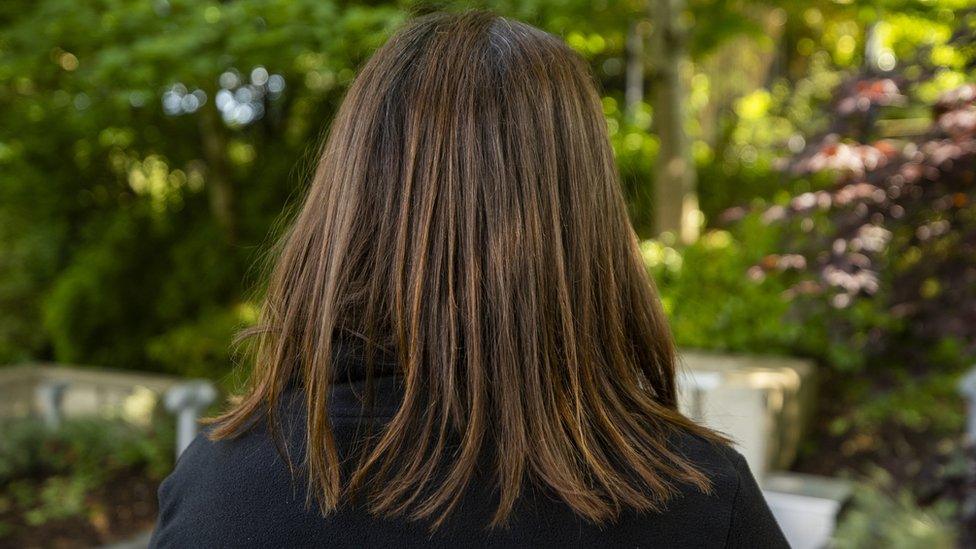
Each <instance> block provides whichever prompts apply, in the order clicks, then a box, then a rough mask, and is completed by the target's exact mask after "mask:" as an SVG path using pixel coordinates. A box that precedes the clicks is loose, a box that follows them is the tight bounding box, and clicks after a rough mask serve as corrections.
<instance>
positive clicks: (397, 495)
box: [212, 12, 724, 528]
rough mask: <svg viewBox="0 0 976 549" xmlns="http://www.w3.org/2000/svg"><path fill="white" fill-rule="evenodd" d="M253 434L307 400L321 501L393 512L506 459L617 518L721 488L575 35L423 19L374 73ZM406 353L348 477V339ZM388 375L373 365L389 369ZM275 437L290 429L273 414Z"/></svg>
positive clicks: (303, 218) (368, 74) (274, 313)
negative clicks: (704, 451)
mask: <svg viewBox="0 0 976 549" xmlns="http://www.w3.org/2000/svg"><path fill="white" fill-rule="evenodd" d="M255 334H256V335H255V339H256V343H257V344H256V345H253V349H254V357H253V361H254V363H253V371H252V373H251V378H250V384H249V389H248V391H247V392H246V394H245V395H244V396H243V398H241V399H240V400H239V401H238V402H237V403H236V404H234V405H233V406H232V407H231V408H230V409H229V411H227V412H226V413H225V414H223V415H222V416H220V417H218V418H216V419H215V420H213V421H214V422H215V423H216V428H215V430H213V431H212V436H213V437H215V438H227V437H234V436H237V435H239V434H241V433H242V432H244V431H245V430H247V429H248V428H249V426H250V425H252V424H253V423H254V420H255V418H269V417H270V418H274V416H275V408H276V406H277V405H278V404H279V400H280V399H281V397H282V394H283V393H284V390H285V388H286V387H287V386H288V384H289V383H293V382H296V380H297V383H298V384H299V385H300V386H301V388H302V389H303V391H304V399H305V409H306V412H307V416H308V417H307V429H306V432H305V433H304V436H305V444H306V448H307V456H306V458H305V460H306V461H305V463H304V467H305V469H306V473H307V479H308V485H309V493H310V494H314V497H315V498H316V499H317V501H318V503H319V505H320V507H321V509H322V511H323V513H328V512H330V511H333V510H335V509H336V507H337V506H338V505H339V504H340V502H342V501H344V499H343V498H346V497H352V494H353V493H358V492H359V491H362V492H364V493H366V494H367V495H368V501H369V505H370V509H371V510H372V511H373V512H374V513H377V514H380V515H384V516H396V515H406V516H408V517H409V518H411V519H429V520H431V523H432V527H434V528H436V527H437V526H439V525H440V524H441V523H442V521H443V520H444V519H445V518H446V517H447V516H448V515H449V514H450V512H451V511H452V510H453V509H454V507H455V506H456V504H457V502H458V501H459V499H460V498H461V496H462V495H463V493H464V492H465V489H466V487H467V486H468V485H469V483H470V480H471V478H472V477H473V475H474V474H475V472H476V470H478V468H479V463H481V461H480V460H481V459H482V457H484V456H486V455H488V456H490V459H489V460H488V462H489V463H490V466H489V470H490V473H491V474H492V476H493V479H494V483H495V485H494V486H495V487H496V489H497V493H498V498H499V504H498V507H497V510H496V512H495V514H494V516H493V518H492V520H491V526H497V525H502V524H504V523H505V522H506V519H507V518H508V516H509V515H510V514H511V511H512V508H513V505H514V504H515V502H516V500H517V498H518V497H519V495H520V492H521V491H522V490H523V489H524V487H525V484H524V483H525V481H526V480H531V481H533V482H534V483H535V484H536V485H538V486H542V487H545V488H546V489H548V490H549V491H550V492H551V493H554V494H556V495H558V497H560V498H561V499H562V500H563V501H564V502H565V503H566V504H567V505H569V506H570V507H571V508H572V509H573V510H574V511H575V512H576V513H578V514H579V515H581V516H582V517H585V518H586V519H589V520H591V521H594V522H604V521H607V520H610V519H613V518H615V517H616V516H617V515H618V514H619V513H620V512H621V511H622V510H624V509H628V508H629V509H636V510H652V511H653V510H660V509H662V506H663V504H665V503H666V502H667V501H668V499H669V498H670V497H671V496H672V495H673V494H674V493H675V492H676V490H677V489H678V485H679V484H685V485H689V484H690V485H692V486H695V487H698V488H699V489H701V490H703V491H708V490H709V489H710V482H709V479H708V477H707V476H706V474H704V473H703V472H702V471H701V470H699V468H697V467H696V466H695V464H693V463H691V462H690V461H689V460H688V459H686V458H685V457H684V456H682V455H681V453H680V452H678V451H676V450H675V449H674V446H673V436H674V435H675V434H678V433H689V432H690V433H692V434H697V435H699V436H702V437H705V438H706V439H710V440H715V441H719V442H721V441H723V440H724V439H722V437H720V436H719V435H717V434H715V433H712V432H711V431H709V430H707V429H704V428H702V427H700V426H698V425H696V424H694V423H693V422H691V421H690V420H688V419H687V418H685V417H684V416H683V415H681V414H680V413H679V412H678V411H677V405H676V396H675V350H674V347H673V344H672V340H671V336H670V333H669V330H668V326H667V323H666V320H665V317H664V315H663V314H662V311H661V308H660V305H659V303H658V299H657V296H656V292H655V290H654V287H653V285H652V282H651V281H650V280H649V277H648V274H647V272H646V270H645V268H644V266H643V263H642V261H641V256H640V254H639V251H638V245H637V239H636V235H635V233H634V231H633V228H632V226H631V224H630V222H629V219H628V216H627V210H626V207H625V204H624V201H623V199H622V196H621V190H620V184H619V176H618V174H617V172H616V166H615V162H614V157H613V153H612V150H611V147H610V144H609V140H608V136H607V129H606V121H605V119H604V117H603V113H602V108H601V101H600V97H599V95H598V93H597V91H596V87H595V85H594V82H593V79H592V76H591V74H590V72H589V69H588V67H587V65H586V63H585V62H584V61H583V60H582V59H581V58H580V57H579V56H578V55H576V54H575V53H574V52H573V51H572V50H571V49H570V48H568V47H567V46H566V45H565V44H564V43H563V42H562V41H561V40H559V39H558V38H556V37H554V36H552V35H550V34H547V33H545V32H542V31H540V30H538V29H536V28H534V27H531V26H529V25H526V24H523V23H519V22H517V21H511V20H508V19H504V18H501V17H498V16H495V15H492V14H490V13H485V12H467V13H462V14H435V15H429V16H425V17H421V18H418V19H415V20H413V21H412V22H410V23H409V24H408V25H406V26H405V28H403V29H402V30H400V31H399V32H398V33H396V34H395V35H394V36H393V37H392V38H391V39H390V40H389V41H388V42H387V43H386V44H385V45H384V46H383V47H382V48H380V49H379V51H377V52H376V53H375V55H373V57H372V58H371V59H370V60H369V61H368V62H367V63H366V64H365V66H364V67H363V68H362V70H361V72H360V73H359V75H358V77H357V78H356V79H355V81H354V82H353V83H352V85H351V87H350V88H349V90H348V93H347V96H346V97H345V100H344V101H343V103H342V105H341V107H340V109H339V111H338V113H337V115H336V118H335V120H334V122H333V124H332V128H331V132H330V134H329V137H328V139H327V141H326V143H325V145H324V149H323V151H322V153H321V158H320V160H319V163H318V169H317V171H316V173H315V175H314V180H313V182H312V184H311V188H310V190H309V193H308V195H307V198H306V199H305V202H304V205H303V207H302V209H301V210H300V213H299V214H298V215H297V218H296V220H295V221H294V224H293V225H292V226H291V228H290V230H289V231H288V232H287V234H286V235H285V236H284V238H283V241H282V243H281V248H280V255H279V256H278V258H277V262H276V265H275V268H274V271H273V274H272V276H271V278H270V284H269V286H268V288H267V293H266V296H265V299H264V304H263V310H262V315H261V322H260V325H259V326H258V329H257V330H256V332H255ZM342 334H357V335H358V336H359V337H361V338H362V339H363V341H365V342H366V343H367V345H368V346H369V348H370V352H369V353H367V354H368V355H371V354H373V351H374V350H375V351H377V352H380V353H384V354H390V355H392V356H395V357H396V361H395V362H396V364H397V365H398V368H399V373H400V375H402V385H403V399H402V401H401V402H400V403H399V407H398V409H397V411H396V413H395V415H394V416H393V417H392V419H390V421H389V422H388V423H386V424H384V425H383V426H382V427H380V428H379V430H378V431H377V432H376V433H374V435H375V436H374V437H372V438H371V443H370V444H368V445H362V446H361V448H360V455H359V459H358V460H357V466H356V468H355V469H354V470H353V471H352V473H351V474H344V473H343V471H342V469H341V467H340V458H339V454H338V449H337V444H336V439H335V436H334V434H333V429H332V425H331V423H330V419H329V413H328V402H329V396H330V387H331V386H332V385H333V380H334V379H335V368H336V363H335V360H334V355H333V351H334V347H335V341H336V338H337V337H338V336H340V335H342ZM368 362H370V363H372V361H368ZM272 425H274V422H273V421H272Z"/></svg>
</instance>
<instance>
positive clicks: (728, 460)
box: [150, 355, 789, 548]
mask: <svg viewBox="0 0 976 549" xmlns="http://www.w3.org/2000/svg"><path fill="white" fill-rule="evenodd" d="M343 360H345V361H346V362H347V363H346V364H345V365H344V366H346V367H347V368H348V370H349V371H353V372H354V371H356V368H357V364H356V363H355V358H354V357H352V356H348V355H347V356H346V357H345V358H344V359H343ZM347 377H349V379H348V381H347V382H343V383H337V384H336V385H335V386H334V389H333V393H332V399H331V404H330V417H331V418H332V421H333V429H334V431H335V433H336V438H337V441H338V444H339V447H340V450H341V449H342V448H344V447H348V446H349V445H350V444H351V441H352V439H353V438H354V437H355V436H356V427H357V424H359V423H360V422H361V421H362V416H363V408H362V403H361V401H360V400H359V397H358V396H357V395H361V394H362V389H363V381H362V379H356V376H355V375H353V376H347ZM377 387H378V391H377V405H376V407H374V409H373V411H372V412H371V414H370V415H371V417H376V418H379V419H380V420H382V419H383V418H388V417H391V416H392V414H393V412H394V411H395V409H396V405H397V402H398V400H397V399H398V395H399V394H400V393H399V386H398V383H397V381H396V378H395V377H391V376H386V377H380V378H378V379H377ZM284 400H285V402H286V404H285V405H284V408H285V414H283V417H284V422H285V424H286V427H285V429H284V431H285V435H286V439H287V440H286V442H287V446H288V447H289V453H290V454H291V455H292V459H294V458H295V456H297V455H301V452H303V451H304V450H303V448H302V447H303V443H302V442H301V440H302V439H303V429H304V411H303V402H302V395H301V393H300V391H297V390H296V391H293V392H291V393H288V394H287V397H286V398H285V399H284ZM289 433H291V434H289ZM675 445H676V446H675V447H676V449H678V450H679V451H681V452H682V453H683V454H684V455H686V456H687V457H689V458H690V459H691V460H692V461H693V462H694V463H696V464H698V465H699V467H701V468H702V469H703V470H705V471H707V472H708V473H709V475H710V477H711V479H712V482H713V488H714V489H713V491H712V493H711V494H709V495H706V494H702V493H701V492H699V491H698V490H697V489H695V488H693V487H690V486H689V487H685V488H683V489H682V490H681V492H680V493H679V494H678V495H677V496H676V497H674V498H673V499H671V500H670V501H669V503H668V506H667V509H666V510H665V511H664V512H660V513H643V514H641V513H637V512H633V511H628V512H624V513H623V514H622V516H621V517H620V518H619V519H618V520H617V521H616V522H615V523H613V524H605V525H602V526H600V525H595V524H592V523H589V522H587V521H586V520H584V519H582V518H580V517H579V516H577V515H576V514H575V513H574V512H573V511H572V510H571V509H570V508H569V507H568V506H567V505H565V504H564V503H562V502H561V501H560V500H559V499H558V498H555V497H553V496H552V495H551V494H546V493H542V492H540V490H539V489H537V488H531V487H529V488H527V489H526V491H525V492H524V494H523V495H522V496H521V497H520V499H519V501H518V502H517V504H516V507H515V510H514V512H513V514H512V516H511V517H510V519H509V525H508V527H507V528H505V529H495V530H489V529H487V528H486V524H487V523H488V521H489V519H490V518H491V516H492V513H493V511H494V509H495V507H496V502H497V499H493V498H492V486H491V483H490V482H489V480H488V479H486V478H483V477H480V476H476V477H475V479H474V480H473V482H472V485H471V486H470V489H469V492H468V493H467V494H465V496H464V497H463V498H462V500H461V502H460V505H459V507H457V508H456V510H455V512H454V513H453V514H452V515H451V516H450V518H449V519H448V520H447V522H446V523H445V524H444V525H443V526H442V527H441V528H440V529H439V530H437V531H436V533H434V534H431V533H430V532H429V530H428V528H427V526H426V524H424V523H416V522H411V521H408V520H403V519H386V518H377V517H374V516H372V515H371V514H370V513H369V512H368V511H367V510H366V509H364V508H363V507H362V506H359V505H356V504H348V505H346V506H345V507H342V508H340V509H339V510H338V511H337V512H335V513H333V514H330V515H328V516H326V517H323V516H322V515H321V514H320V513H319V511H318V508H317V507H316V506H315V504H314V502H313V504H312V506H311V507H307V506H306V497H305V496H306V492H305V482H304V478H303V477H300V476H299V477H298V478H293V477H292V475H291V474H290V473H289V469H288V467H287V462H286V461H285V460H284V459H283V458H282V456H281V455H279V452H278V450H277V449H276V445H275V443H274V441H273V439H272V437H271V436H270V435H269V434H268V430H267V429H266V428H263V427H261V426H257V427H255V428H253V429H252V430H251V431H249V432H248V433H246V434H245V435H243V436H241V437H239V438H237V439H234V440H222V441H216V442H214V441H211V440H209V439H208V438H207V437H206V436H205V434H201V435H200V436H198V437H197V438H196V440H195V441H194V442H193V443H192V444H191V445H190V447H189V448H187V450H186V451H185V452H184V453H183V455H182V456H180V458H179V460H178V461H177V463H176V468H175V470H174V471H173V473H172V474H171V475H170V476H169V477H168V478H167V479H166V480H165V481H164V482H163V484H162V485H161V486H160V488H159V508H160V514H159V520H158V522H157V525H156V530H155V532H154V533H153V536H152V541H151V543H150V547H234V548H243V547H452V548H453V547H489V546H490V547H558V548H567V547H743V548H746V547H748V548H781V547H789V545H788V544H787V542H786V540H785V538H784V537H783V534H782V532H781V531H780V529H779V526H778V525H777V524H776V521H775V520H774V519H773V516H772V514H771V513H770V511H769V507H768V506H767V505H766V502H765V500H764V499H763V496H762V492H761V491H760V489H759V486H758V485H757V484H756V481H755V479H754V478H753V475H752V474H751V473H750V471H749V468H748V466H747V465H746V462H745V460H744V459H743V458H742V456H741V455H740V454H739V453H738V452H736V451H735V450H733V449H731V448H727V447H721V446H717V445H714V444H712V443H709V442H707V441H705V440H702V439H700V438H698V437H695V436H692V435H685V436H682V437H680V438H679V439H677V440H675Z"/></svg>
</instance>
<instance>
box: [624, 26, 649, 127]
mask: <svg viewBox="0 0 976 549" xmlns="http://www.w3.org/2000/svg"><path fill="white" fill-rule="evenodd" d="M644 25H646V23H644V22H636V23H634V24H632V25H631V26H630V29H629V30H628V31H627V82H626V84H625V85H626V89H625V90H624V101H625V102H626V104H627V116H628V117H629V118H630V119H631V120H633V119H634V115H635V114H636V113H637V107H638V105H640V102H641V101H643V100H644V64H645V63H646V62H647V60H646V59H645V58H644V38H645V36H644V32H643V26H644Z"/></svg>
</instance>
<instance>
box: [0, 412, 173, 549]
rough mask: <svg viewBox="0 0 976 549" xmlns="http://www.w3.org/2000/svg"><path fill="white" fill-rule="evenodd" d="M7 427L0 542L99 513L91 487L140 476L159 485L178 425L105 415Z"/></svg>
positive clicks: (1, 449) (1, 441)
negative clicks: (140, 423)
mask: <svg viewBox="0 0 976 549" xmlns="http://www.w3.org/2000/svg"><path fill="white" fill-rule="evenodd" d="M0 428H2V430H3V433H4V436H3V437H0V542H2V541H3V540H4V538H5V537H6V536H8V535H9V536H15V535H19V532H18V529H20V528H23V527H25V526H26V527H37V526H42V525H44V524H45V523H48V522H50V521H55V520H61V519H69V518H73V517H83V516H86V515H87V514H88V513H91V512H93V510H92V505H91V504H92V502H91V501H90V500H89V499H90V497H91V495H92V492H93V491H95V490H97V489H99V488H100V487H102V486H104V485H105V484H106V483H107V482H110V481H112V480H113V479H116V478H118V477H120V476H123V475H133V476H134V477H135V478H142V479H149V480H151V481H152V482H159V481H160V480H162V478H163V477H164V476H165V475H166V474H168V473H169V471H170V470H171V469H172V465H173V452H174V447H173V442H172V441H173V428H172V425H169V424H168V423H167V422H166V421H160V422H156V423H155V424H154V426H153V428H152V430H150V431H148V432H147V431H146V430H145V429H144V428H142V427H137V426H134V425H132V424H129V423H125V422H122V421H114V420H106V419H100V418H92V419H74V420H70V421H67V422H66V423H64V424H63V425H62V426H60V427H58V428H56V429H51V428H48V427H47V426H45V425H44V424H42V423H40V422H38V421H35V420H22V419H17V420H5V421H4V422H3V423H2V424H0ZM18 517H19V518H18ZM4 518H8V519H9V518H14V519H17V521H18V523H14V522H10V523H7V522H5V521H4V520H3V519H4ZM21 520H22V521H23V523H19V522H20V521H21ZM24 523H25V524H24Z"/></svg>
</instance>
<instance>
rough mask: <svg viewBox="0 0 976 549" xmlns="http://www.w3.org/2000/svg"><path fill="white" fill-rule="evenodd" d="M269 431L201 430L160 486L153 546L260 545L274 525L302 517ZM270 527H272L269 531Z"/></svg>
mask: <svg viewBox="0 0 976 549" xmlns="http://www.w3.org/2000/svg"><path fill="white" fill-rule="evenodd" d="M287 447H288V445H287V444H286V445H285V455H283V453H282V452H281V451H279V447H278V446H277V445H276V444H275V442H274V439H273V437H272V436H271V435H270V433H269V432H268V430H267V429H262V428H260V427H254V428H252V429H250V430H248V431H247V432H245V433H242V434H241V435H240V436H238V437H236V438H233V439H220V440H213V439H211V438H210V436H209V430H204V431H203V432H201V433H200V434H198V435H197V437H196V438H195V439H194V440H193V442H192V443H191V444H190V445H189V446H188V447H187V448H186V450H184V451H183V453H182V454H181V455H180V457H179V459H177V462H176V465H175V467H174V469H173V471H172V473H170V475H169V476H168V477H166V479H165V480H164V481H163V482H162V484H161V485H160V487H159V493H158V500H159V517H158V520H157V523H156V529H155V531H154V532H153V537H152V542H151V543H150V546H151V547H182V546H187V545H192V546H199V547H219V546H228V544H229V543H230V544H233V542H237V543H236V544H237V545H238V546H243V545H247V546H260V545H262V541H263V540H264V541H268V542H272V541H273V540H271V539H270V538H266V536H268V534H269V531H273V530H274V528H273V526H274V525H275V524H276V523H278V524H283V523H286V522H291V521H294V520H295V519H297V518H300V516H301V515H303V514H304V513H303V511H304V506H303V505H301V503H302V502H304V498H303V497H301V496H299V492H301V490H300V488H301V487H300V486H299V485H297V484H296V483H295V482H294V477H293V475H292V474H291V473H290V467H291V466H290V465H289V461H288V457H287V452H288V451H289V450H288V449H287ZM269 528H270V530H269Z"/></svg>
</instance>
